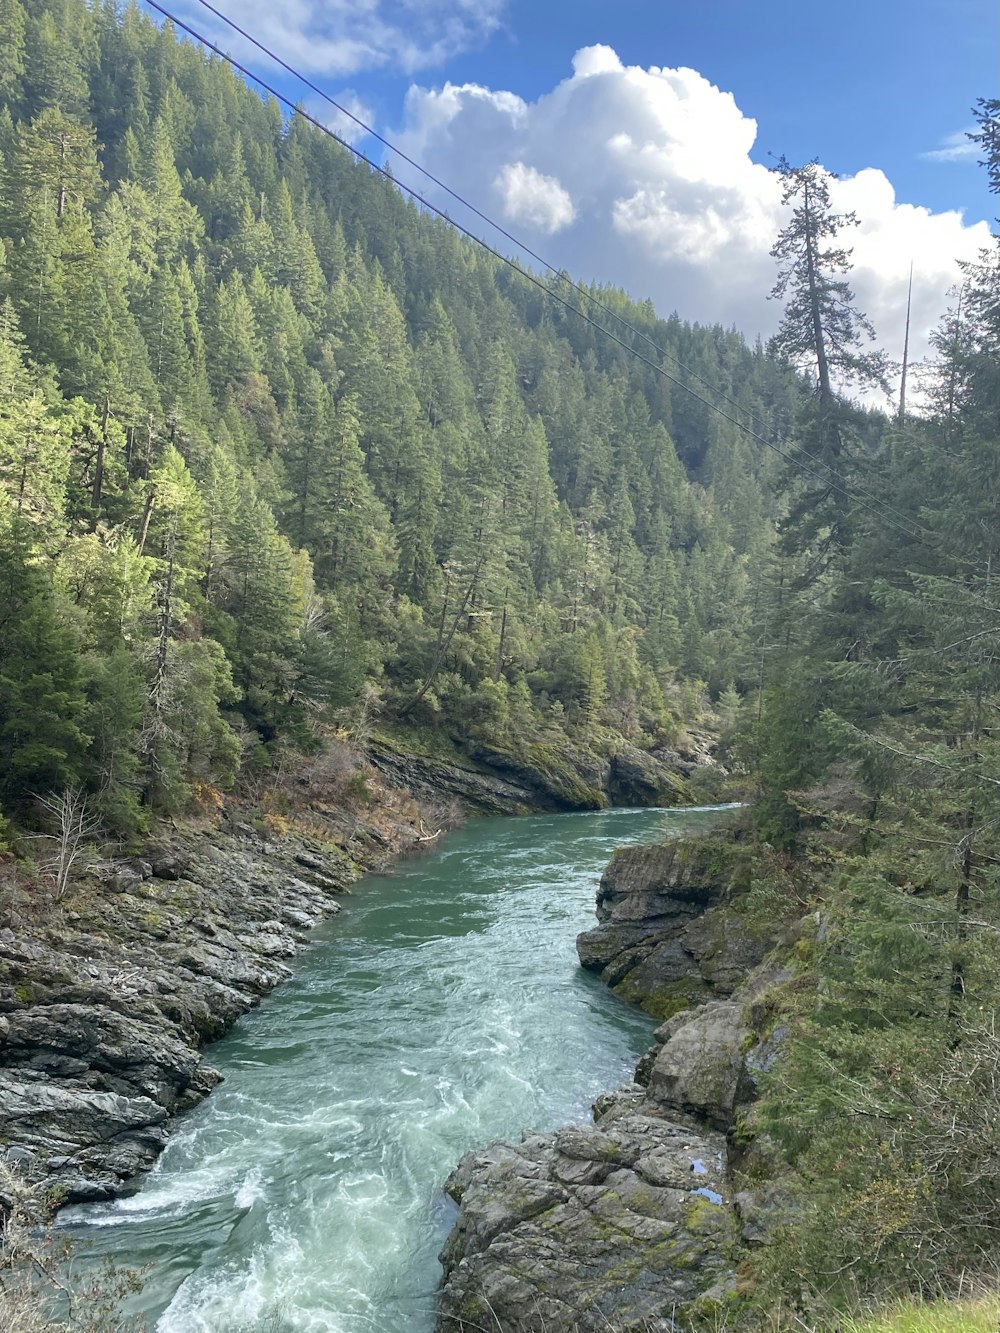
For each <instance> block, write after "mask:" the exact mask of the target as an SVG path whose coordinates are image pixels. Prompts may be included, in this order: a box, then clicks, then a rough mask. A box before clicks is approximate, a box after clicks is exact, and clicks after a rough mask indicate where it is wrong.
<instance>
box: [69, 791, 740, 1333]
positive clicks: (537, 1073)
mask: <svg viewBox="0 0 1000 1333" xmlns="http://www.w3.org/2000/svg"><path fill="white" fill-rule="evenodd" d="M717 818H718V814H717V812H715V811H709V810H703V811H698V810H674V811H662V810H659V811H658V810H613V811H604V812H600V813H588V814H573V815H540V816H529V817H527V818H523V819H490V820H480V821H476V822H474V823H470V824H468V825H467V826H466V827H464V828H463V829H461V830H459V831H458V832H456V833H453V834H451V835H450V836H448V837H447V838H446V839H443V840H442V842H441V843H440V844H439V845H436V846H435V849H434V850H433V851H431V852H429V853H426V854H425V855H423V856H420V857H418V858H415V859H412V860H408V861H404V862H403V863H401V864H400V865H399V866H398V867H396V869H395V870H393V872H392V873H391V874H387V875H380V876H369V877H368V878H366V879H365V880H364V881H362V883H361V884H359V885H358V886H357V888H356V890H355V892H354V894H353V896H352V897H351V898H350V899H348V900H347V902H346V904H345V909H344V911H343V912H342V913H341V915H340V916H339V917H337V918H336V919H335V920H333V921H330V922H328V923H327V924H325V925H324V926H322V927H320V928H319V929H317V930H316V931H315V932H314V933H313V935H312V937H311V945H310V947H309V949H308V950H307V951H306V952H305V953H303V954H302V955H300V957H299V958H298V960H297V961H296V973H295V977H294V978H293V979H292V980H291V981H289V982H288V983H287V984H286V985H284V986H282V987H280V988H279V990H277V991H276V992H275V994H274V995H273V996H272V997H270V998H269V999H268V1000H266V1001H265V1002H264V1004H263V1005H262V1007H261V1008H260V1009H258V1010H256V1011H254V1012H253V1013H252V1014H249V1015H247V1017H246V1018H244V1019H243V1020H241V1022H240V1023H238V1024H237V1026H236V1027H235V1028H234V1029H233V1031H232V1032H231V1033H230V1034H229V1035H228V1036H227V1037H225V1038H224V1039H223V1040H222V1041H220V1042H218V1043H217V1044H216V1045H215V1046H214V1047H213V1048H212V1050H211V1053H210V1059H211V1060H212V1063H213V1064H214V1065H215V1066H216V1067H217V1068H218V1069H220V1070H221V1071H222V1073H223V1074H224V1075H225V1082H224V1083H223V1084H222V1085H221V1086H220V1087H219V1088H218V1089H217V1090H216V1091H215V1092H214V1093H213V1094H212V1095H211V1097H209V1098H208V1099H207V1100H206V1101H205V1102H203V1103H202V1105H201V1106H199V1107H198V1108H197V1109H196V1110H194V1111H192V1112H191V1113H189V1114H188V1115H187V1116H186V1117H185V1118H184V1119H183V1121H182V1122H181V1124H180V1126H179V1127H178V1129H177V1130H176V1132H175V1134H174V1136H173V1138H172V1139H171V1141H170V1144H169V1145H168V1147H167V1150H166V1152H165V1153H164V1154H163V1156H162V1158H161V1159H160V1160H159V1162H158V1163H157V1165H156V1167H155V1168H154V1170H153V1171H152V1172H151V1173H150V1175H149V1176H148V1178H147V1179H146V1180H145V1182H144V1184H143V1188H142V1189H141V1190H140V1192H139V1193H138V1194H136V1195H134V1196H133V1197H131V1198H128V1199H124V1200H120V1201H118V1202H116V1203H113V1204H107V1205H91V1206H89V1207H85V1208H82V1207H81V1208H75V1209H69V1210H66V1212H64V1213H63V1214H62V1215H61V1218H62V1225H63V1226H64V1227H66V1228H67V1229H68V1230H70V1231H71V1232H72V1234H73V1236H74V1238H75V1239H76V1240H77V1241H78V1242H79V1243H80V1244H81V1245H85V1246H86V1249H87V1251H88V1252H91V1251H96V1252H97V1253H98V1254H111V1255H113V1256H114V1258H115V1260H116V1262H118V1263H119V1264H122V1265H125V1266H128V1267H141V1268H144V1269H145V1282H144V1287H143V1291H142V1294H141V1295H140V1296H139V1297H138V1298H136V1301H135V1305H134V1308H135V1310H136V1311H137V1312H141V1314H142V1316H143V1317H144V1319H145V1321H146V1323H147V1326H148V1327H149V1328H150V1329H156V1330H157V1333H237V1330H238V1331H239V1333H251V1331H253V1333H258V1331H260V1333H264V1331H265V1330H266V1333H286V1331H287V1333H293V1331H294V1333H306V1331H308V1333H428V1331H429V1330H431V1329H432V1328H433V1324H434V1297H435V1289H436V1287H437V1284H438V1281H439V1277H440V1268H439V1265H438V1262H437V1254H438V1251H439V1249H440V1247H441V1243H442V1241H443V1240H444V1237H445V1236H446V1234H447V1232H448V1230H449V1228H450V1226H451V1223H452V1220H453V1217H454V1211H455V1210H454V1206H453V1205H452V1204H451V1203H450V1202H449V1201H448V1200H447V1199H446V1198H445V1196H444V1195H443V1194H442V1192H441V1183H442V1181H443V1180H444V1178H445V1177H446V1176H447V1174H448V1172H449V1171H450V1170H451V1168H452V1167H453V1166H454V1164H455V1163H456V1162H457V1161H458V1159H459V1158H460V1157H461V1156H462V1154H463V1153H464V1152H466V1151H467V1150H468V1149H470V1148H472V1147H476V1146H481V1145H485V1144H486V1143H488V1142H490V1141H491V1140H492V1139H495V1138H500V1137H511V1136H517V1137H519V1136H520V1133H521V1131H522V1130H523V1129H527V1128H533V1129H551V1128H555V1127H556V1126H557V1125H560V1124H563V1123H566V1122H569V1121H574V1120H584V1119H586V1118H587V1117H588V1113H589V1107H590V1103H591V1101H592V1100H593V1098H594V1097H595V1096H596V1094H598V1093H599V1092H601V1091H603V1090H605V1089H607V1088H611V1087H613V1086H615V1085H616V1084H617V1083H619V1082H621V1081H622V1080H623V1079H625V1078H627V1077H629V1076H630V1073H631V1066H632V1065H633V1063H634V1061H635V1058H636V1055H637V1054H638V1053H639V1052H641V1051H642V1050H643V1049H644V1048H645V1047H646V1046H647V1045H648V1043H649V1038H650V1034H651V1032H652V1029H653V1027H654V1026H655V1024H654V1023H653V1022H652V1020H650V1019H648V1018H647V1017H646V1016H645V1015H643V1014H641V1013H639V1012H638V1011H636V1010H634V1009H632V1008H630V1007H629V1006H627V1005H625V1004H623V1003H621V1002H620V1001H619V1000H617V999H616V998H615V997H614V996H613V995H612V994H611V993H610V992H609V991H608V990H607V989H606V988H605V987H603V986H602V985H601V983H600V982H599V981H598V980H597V979H596V978H595V977H592V976H590V975H588V974H587V973H585V972H583V971H582V970H581V969H580V967H579V965H578V963H577V958H576V951H575V948H574V941H575V938H576V935H577V933H578V932H579V931H581V930H586V929H588V928H589V927H590V926H592V925H593V924H594V895H595V890H596V888H597V883H598V880H599V878H600V874H601V871H602V869H603V868H604V866H605V865H606V863H607V861H608V860H609V858H610V856H611V853H612V852H613V851H614V849H615V848H616V847H619V846H622V845H624V844H626V843H636V842H652V841H655V840H657V839H659V838H662V837H664V836H666V835H668V834H670V833H674V832H678V831H680V830H683V829H686V828H692V827H695V826H698V825H700V824H704V823H705V822H707V821H712V820H713V819H717Z"/></svg>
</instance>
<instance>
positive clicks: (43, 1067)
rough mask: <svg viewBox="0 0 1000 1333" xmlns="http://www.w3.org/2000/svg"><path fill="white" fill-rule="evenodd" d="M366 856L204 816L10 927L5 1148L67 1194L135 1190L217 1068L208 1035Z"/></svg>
mask: <svg viewBox="0 0 1000 1333" xmlns="http://www.w3.org/2000/svg"><path fill="white" fill-rule="evenodd" d="M376 855H377V856H378V857H379V859H384V857H385V855H386V851H385V849H384V848H380V849H379V850H378V851H377V852H376V851H375V848H374V843H372V844H371V846H370V847H369V851H368V863H369V864H371V860H372V859H374V857H375V856H376ZM362 868H363V866H359V865H357V864H355V863H354V862H353V861H352V860H349V859H348V857H347V856H346V855H344V854H343V853H341V852H338V850H337V849H336V848H335V847H333V846H326V845H324V846H321V845H320V844H318V843H317V844H312V843H309V842H308V841H305V840H303V839H294V838H292V839H289V840H288V841H287V842H283V843H282V844H280V845H277V844H268V843H266V842H264V841H262V840H261V839H259V838H257V837H256V836H255V835H254V833H253V831H252V830H250V829H249V828H247V829H244V830H243V831H242V832H241V831H232V832H228V833H226V832H220V831H218V830H205V831H204V832H203V833H201V834H198V833H190V834H187V835H177V836H176V837H175V838H173V840H172V842H171V845H170V846H168V847H162V848H159V849H155V850H154V851H152V852H151V853H150V854H149V856H148V859H143V860H134V861H129V862H112V863H107V864H105V865H103V866H100V867H97V868H96V874H95V876H94V878H93V879H92V881H91V883H90V886H89V888H86V889H82V890H81V891H80V892H79V893H78V894H77V895H76V897H75V898H74V902H73V910H72V911H67V912H64V913H63V914H62V915H61V917H60V918H58V919H53V920H51V921H50V922H49V923H48V924H45V923H44V922H43V923H41V924H36V925H34V926H29V927H27V928H24V927H21V928H19V929H18V930H17V931H16V932H15V931H14V930H11V929H9V928H8V929H3V930H0V1143H2V1145H3V1147H4V1148H5V1149H6V1152H7V1155H8V1159H9V1160H12V1161H16V1162H18V1163H19V1164H20V1165H21V1166H22V1167H24V1168H26V1169H27V1170H28V1171H29V1173H30V1174H31V1175H32V1176H33V1177H35V1178H36V1179H38V1180H40V1181H42V1182H43V1183H44V1184H45V1185H47V1186H49V1187H51V1188H52V1189H53V1190H54V1191H55V1195H54V1197H55V1198H56V1199H58V1200H63V1201H73V1200H81V1201H82V1200H92V1199H97V1198H105V1197H108V1196H110V1195H113V1194H117V1193H121V1192H123V1190H126V1189H128V1188H129V1182H131V1181H132V1180H133V1178H134V1177H135V1176H136V1174H137V1173H138V1172H140V1171H142V1170H144V1169H146V1168H148V1167H149V1166H150V1165H151V1164H152V1162H153V1160H154V1159H155V1157H156V1156H157V1154H158V1153H159V1152H160V1151H161V1150H162V1148H163V1146H164V1144H165V1142H166V1139H167V1136H168V1134H169V1130H170V1127H171V1122H172V1119H173V1117H174V1116H175V1115H176V1114H177V1113H178V1112H179V1111H182V1110H185V1109H187V1108H188V1107H191V1106H193V1105H195V1104H196V1103H197V1102H198V1101H200V1100H201V1098H202V1097H204V1096H205V1095H206V1093H208V1092H209V1091H210V1090H211V1088H212V1087H213V1086H214V1085H215V1084H216V1083H217V1082H218V1075H217V1074H216V1073H215V1072H214V1070H212V1069H211V1067H210V1066H209V1065H208V1064H207V1063H206V1062H205V1060H204V1058H203V1056H202V1054H201V1051H200V1048H201V1046H202V1045H203V1043H204V1042H206V1041H208V1040H210V1039H211V1038H213V1037H218V1036H220V1035H221V1034H222V1033H223V1032H225V1031H226V1029H227V1028H228V1027H230V1026H231V1025H232V1023H233V1022H234V1021H235V1020H236V1019H237V1018H238V1017H239V1016H240V1015H241V1014H243V1013H245V1012H246V1011H247V1010H248V1009H250V1008H251V1007H252V1006H253V1005H255V1004H257V1003H258V1002H259V1000H260V997H261V996H263V995H266V994H267V993H268V992H269V991H270V990H271V989H272V988H273V987H274V986H275V985H277V983H278V982H279V981H281V980H282V979H283V978H285V977H286V976H288V974H289V969H288V967H287V966H286V964H285V963H284V962H283V961H282V960H283V959H284V958H287V957H289V956H290V955H292V954H294V953H295V952H296V951H297V950H298V949H300V948H301V947H302V946H303V944H304V943H305V941H306V938H307V932H308V930H309V928H310V927H311V926H312V925H313V924H314V923H315V922H317V921H318V920H320V918H321V917H324V916H329V915H331V914H332V913H335V912H337V911H338V910H339V903H338V901H337V896H338V895H339V894H340V893H342V892H343V891H344V890H345V889H346V887H347V885H348V884H349V883H350V881H351V880H352V879H355V878H357V876H358V875H359V874H360V873H361V869H362Z"/></svg>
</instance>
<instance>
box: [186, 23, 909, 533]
mask: <svg viewBox="0 0 1000 1333" xmlns="http://www.w3.org/2000/svg"><path fill="white" fill-rule="evenodd" d="M198 3H199V4H200V5H201V6H202V8H203V9H205V10H207V11H208V12H209V13H210V14H212V15H214V17H215V18H217V19H219V20H220V21H221V22H222V23H225V24H226V25H227V26H228V27H229V28H231V29H232V31H233V32H235V33H237V34H238V35H239V36H240V37H242V38H243V39H244V41H247V42H249V43H250V45H251V46H253V47H255V48H256V49H257V50H258V51H260V52H261V53H262V54H263V55H265V56H267V58H268V59H269V60H272V61H273V62H274V63H275V64H276V65H278V66H279V67H280V68H281V69H283V70H284V71H285V72H286V73H287V74H290V75H291V76H292V77H293V78H294V79H297V80H298V81H299V82H300V83H301V84H302V85H303V86H304V87H306V88H308V89H310V91H312V92H314V93H315V94H316V95H317V97H321V98H322V99H323V101H324V102H326V103H327V104H328V105H329V106H332V107H333V108H334V109H335V110H336V111H338V112H339V113H340V114H341V115H342V116H346V117H347V119H348V120H351V121H353V122H354V124H355V125H357V126H359V127H360V128H361V129H362V130H364V132H365V133H366V134H368V135H370V136H371V137H372V138H373V139H375V140H377V142H378V143H380V144H382V146H383V147H384V148H387V149H388V150H389V152H391V153H395V154H396V156H397V157H399V158H400V159H401V160H402V161H403V162H405V163H407V165H408V166H411V167H413V168H414V170H415V171H419V172H420V173H421V175H422V176H425V177H426V178H427V180H429V181H430V182H431V183H432V184H434V185H436V186H437V187H438V189H440V190H443V191H444V192H445V194H447V195H448V196H449V197H450V198H452V199H454V200H455V201H456V203H459V204H461V205H462V207H463V208H466V209H468V210H469V212H470V213H473V214H474V215H475V216H476V217H477V218H479V219H480V221H482V222H485V223H486V224H487V226H489V227H492V228H493V230H494V231H496V232H498V233H499V234H500V235H501V236H503V237H504V239H505V240H508V241H510V243H511V244H512V245H513V246H515V247H516V249H518V250H520V251H522V252H523V253H524V254H526V255H528V256H530V258H532V259H533V260H535V262H536V263H538V264H541V266H542V267H543V268H544V269H547V270H548V271H549V273H551V274H553V275H554V276H555V278H556V279H557V281H559V282H562V283H565V284H566V285H567V286H568V287H570V288H571V289H572V290H573V291H575V292H578V293H579V294H580V295H581V296H582V297H584V298H585V299H586V300H587V301H589V302H590V303H591V305H593V306H596V308H597V309H598V310H600V311H602V312H603V313H604V314H605V315H608V316H610V318H611V319H614V320H616V321H617V322H618V324H619V325H621V326H622V327H623V328H625V329H627V330H628V331H629V332H630V333H631V334H633V335H634V336H635V337H636V338H640V339H641V340H642V341H643V342H645V343H646V344H647V345H648V346H649V347H651V348H652V349H653V350H654V351H655V352H656V353H657V354H658V355H659V356H661V357H663V358H664V359H665V360H668V361H670V362H672V363H673V364H674V365H675V366H676V367H677V368H678V370H680V371H682V372H683V373H684V375H685V376H687V377H688V378H689V379H693V380H694V381H696V383H698V384H701V385H703V386H704V387H705V388H706V389H708V390H709V392H710V393H712V394H713V395H714V396H715V397H716V398H718V399H721V400H722V401H723V402H726V403H729V404H730V405H731V406H732V407H734V408H735V409H736V410H737V411H738V412H742V413H745V414H746V416H747V417H748V418H749V420H750V421H751V422H756V423H757V425H759V426H761V427H762V428H764V429H766V427H764V426H763V423H762V422H761V420H760V418H759V417H758V416H757V414H756V413H755V412H754V411H753V409H752V408H749V407H746V406H745V405H744V404H742V403H740V402H739V401H738V400H737V399H736V398H733V397H732V395H731V394H728V393H726V392H725V390H723V389H720V388H719V387H718V385H715V384H713V383H712V382H711V381H710V380H708V379H706V378H705V377H704V376H703V375H700V374H699V373H698V372H697V371H696V370H692V369H691V367H690V366H687V365H685V364H684V362H683V361H681V360H680V359H679V358H678V357H676V356H674V354H673V353H672V352H669V351H668V350H667V349H666V348H665V347H661V346H660V344H659V343H658V342H656V340H655V339H654V338H651V337H650V335H649V334H648V333H644V332H643V330H642V329H640V328H637V327H636V325H634V324H632V323H630V321H629V320H627V319H626V318H625V317H624V316H623V315H620V314H618V312H617V311H616V310H612V308H611V307H610V306H609V305H607V304H605V303H604V302H603V301H600V300H599V299H598V298H597V297H596V296H594V294H593V292H591V291H590V290H588V289H587V288H586V287H584V286H583V285H582V284H581V283H578V282H574V281H573V279H572V278H570V277H569V276H568V275H567V274H566V273H565V272H564V271H563V270H562V269H560V268H557V267H556V266H555V265H554V264H552V263H550V262H549V261H548V260H547V259H546V258H545V257H544V256H543V255H540V254H538V253H537V252H536V251H534V250H532V249H531V247H530V246H528V245H525V243H524V242H523V241H522V240H520V239H519V238H518V237H517V236H514V235H512V234H511V232H509V231H507V230H506V229H505V228H504V227H503V226H501V224H500V223H499V222H497V221H496V220H495V219H494V218H491V217H490V216H489V215H488V214H486V213H484V212H483V211H482V210H481V209H479V208H477V207H476V205H475V204H474V203H472V201H471V200H469V199H466V198H465V196H464V195H462V194H460V193H459V192H458V191H457V190H454V189H452V187H451V186H450V185H447V184H446V183H445V182H444V181H443V180H441V179H440V177H438V176H435V175H434V173H433V172H432V171H429V170H428V169H427V168H426V167H424V166H422V165H421V164H420V163H419V162H417V161H415V160H414V159H413V158H412V157H410V156H408V155H407V154H406V153H405V152H404V151H403V149H402V148H397V147H396V145H395V144H394V143H391V142H390V141H389V140H388V139H386V138H385V137H384V136H383V135H381V134H379V132H378V131H377V130H376V129H374V128H373V127H372V126H371V125H369V124H367V122H365V121H364V120H362V119H361V117H360V116H358V115H357V114H356V113H355V112H353V111H351V110H350V109H349V108H348V107H346V106H344V105H343V104H342V103H341V102H338V101H337V100H336V98H334V97H332V96H331V95H330V94H329V93H328V92H326V91H325V90H324V89H323V88H320V87H319V86H318V84H315V83H313V82H312V80H311V79H309V78H307V77H306V76H305V75H304V74H302V73H301V72H300V71H299V70H297V69H295V67H294V66H292V65H290V64H288V62H287V61H286V60H283V59H282V57H281V56H279V55H278V54H277V52H275V51H272V50H271V48H270V47H268V46H266V45H265V44H264V43H263V42H261V41H258V39H257V38H256V37H254V36H253V34H252V33H249V32H247V30H246V29H245V28H242V27H241V26H240V25H239V24H238V23H237V22H236V21H235V20H234V19H231V18H230V17H229V16H228V15H227V14H224V13H223V12H222V11H221V10H220V9H217V8H216V7H215V5H213V4H211V3H210V0H198ZM467 234H468V233H467ZM703 401H704V400H703ZM730 419H731V418H730ZM800 453H802V454H803V455H804V456H805V457H806V458H808V459H810V461H812V462H814V463H816V464H818V465H819V466H820V467H821V468H825V469H826V470H827V471H829V472H830V473H831V475H832V476H834V477H835V478H836V479H837V481H840V482H843V480H844V478H843V476H842V475H841V474H840V473H838V472H837V471H836V470H835V469H834V468H833V467H831V466H830V464H828V463H824V462H823V460H822V459H820V458H818V457H817V456H816V455H815V454H813V453H810V452H809V450H807V449H802V448H801V447H800ZM854 491H855V494H857V495H861V496H864V497H865V498H866V499H868V500H871V501H872V502H873V503H875V504H877V505H879V506H881V508H882V509H883V510H884V511H885V512H886V513H887V514H895V515H896V517H897V518H901V519H902V520H903V522H905V523H908V524H910V526H911V527H913V528H915V529H916V530H917V531H920V532H923V533H924V534H925V535H927V536H932V535H933V534H932V533H931V532H930V530H929V529H927V528H925V527H924V526H923V524H921V523H920V522H919V521H918V520H917V519H915V518H913V517H912V515H909V514H906V513H904V512H903V511H902V510H900V509H897V508H896V507H895V506H894V505H893V504H891V503H890V502H889V501H888V500H884V499H882V498H881V497H880V496H878V495H874V494H873V493H872V492H871V491H870V490H868V489H867V488H866V487H863V486H858V485H857V483H855V485H854Z"/></svg>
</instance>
